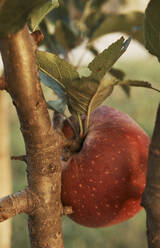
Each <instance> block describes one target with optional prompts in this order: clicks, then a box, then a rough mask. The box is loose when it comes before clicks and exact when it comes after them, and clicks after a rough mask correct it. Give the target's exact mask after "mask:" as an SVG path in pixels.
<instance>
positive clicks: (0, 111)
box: [0, 77, 12, 248]
mask: <svg viewBox="0 0 160 248" xmlns="http://www.w3.org/2000/svg"><path fill="white" fill-rule="evenodd" d="M3 79H4V77H3ZM1 82H3V83H4V80H2V81H1V79H0V84H1ZM3 85H4V84H3ZM8 122H9V119H8V101H7V97H6V94H5V92H2V91H1V92H0V141H1V145H0V197H3V196H5V195H8V194H10V193H11V188H12V176H11V164H10V157H9V155H10V151H9V123H8ZM0 247H1V248H10V247H11V220H8V221H5V222H4V223H1V224H0Z"/></svg>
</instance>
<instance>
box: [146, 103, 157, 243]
mask: <svg viewBox="0 0 160 248" xmlns="http://www.w3.org/2000/svg"><path fill="white" fill-rule="evenodd" d="M142 205H143V206H144V208H145V210H146V215H147V237H148V247H149V248H160V105H159V108H158V112H157V119H156V123H155V128H154V132H153V136H152V141H151V145H150V151H149V161H148V172H147V184H146V188H145V191H144V194H143V198H142Z"/></svg>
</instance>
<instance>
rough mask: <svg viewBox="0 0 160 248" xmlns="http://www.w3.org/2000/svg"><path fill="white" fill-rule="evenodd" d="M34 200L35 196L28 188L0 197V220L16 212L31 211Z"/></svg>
mask: <svg viewBox="0 0 160 248" xmlns="http://www.w3.org/2000/svg"><path fill="white" fill-rule="evenodd" d="M33 199H34V200H33ZM37 200H38V199H37ZM35 202H36V199H35V196H34V195H32V193H31V192H30V191H29V190H28V189H26V190H23V191H20V192H17V193H15V194H13V195H9V196H5V197H3V198H1V199H0V222H2V221H4V220H7V219H9V218H11V217H13V216H15V215H17V214H21V213H31V212H32V211H33V210H34V208H35V206H36V204H34V203H35Z"/></svg>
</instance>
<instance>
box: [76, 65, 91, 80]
mask: <svg viewBox="0 0 160 248" xmlns="http://www.w3.org/2000/svg"><path fill="white" fill-rule="evenodd" d="M77 72H78V74H79V77H80V78H82V77H89V76H90V75H91V73H92V72H91V71H90V69H89V68H88V67H86V66H79V67H78V68H77Z"/></svg>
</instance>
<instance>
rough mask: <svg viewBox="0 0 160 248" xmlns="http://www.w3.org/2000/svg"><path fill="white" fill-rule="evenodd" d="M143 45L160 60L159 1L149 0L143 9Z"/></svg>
mask: <svg viewBox="0 0 160 248" xmlns="http://www.w3.org/2000/svg"><path fill="white" fill-rule="evenodd" d="M144 37H145V47H146V48H147V49H148V50H149V52H150V53H151V54H153V55H155V56H156V57H157V58H158V59H159V61H160V1H159V0H151V1H150V2H149V4H148V7H147V9H146V11H145V21H144Z"/></svg>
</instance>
